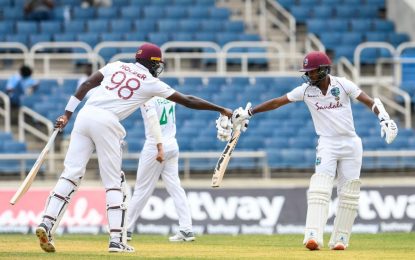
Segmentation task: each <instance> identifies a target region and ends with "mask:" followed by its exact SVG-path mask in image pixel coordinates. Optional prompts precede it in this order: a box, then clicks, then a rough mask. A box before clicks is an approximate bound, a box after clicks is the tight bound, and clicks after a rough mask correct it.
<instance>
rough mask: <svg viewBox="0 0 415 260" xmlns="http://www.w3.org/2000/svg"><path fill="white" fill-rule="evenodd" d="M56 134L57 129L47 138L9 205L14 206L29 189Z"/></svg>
mask: <svg viewBox="0 0 415 260" xmlns="http://www.w3.org/2000/svg"><path fill="white" fill-rule="evenodd" d="M58 132H59V129H55V131H53V133H52V135H51V137H50V138H49V140H48V142H47V144H46V145H45V147H44V148H43V150H42V152H41V153H40V155H39V157H38V158H37V160H36V162H35V164H34V165H33V167H32V169H31V170H30V172H29V174H28V175H27V176H26V178H25V179H24V181H23V183H22V184H21V185H20V187H19V189H18V190H17V191H16V193H15V194H14V195H13V197H12V198H11V200H10V204H12V205H14V204H16V203H17V202H18V201H19V200H20V199H21V198H22V197H23V195H24V194H25V193H26V192H27V190H28V189H29V188H30V186H31V185H32V183H33V180H34V179H35V177H36V175H37V173H38V172H39V170H40V167H41V166H42V164H43V161H44V160H45V158H46V155H47V154H48V152H49V150H50V148H51V146H52V145H53V142H54V141H55V138H56V135H57V134H58Z"/></svg>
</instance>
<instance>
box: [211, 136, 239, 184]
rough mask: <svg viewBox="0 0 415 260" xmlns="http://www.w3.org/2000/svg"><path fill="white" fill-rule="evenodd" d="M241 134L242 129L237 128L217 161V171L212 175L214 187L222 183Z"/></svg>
mask: <svg viewBox="0 0 415 260" xmlns="http://www.w3.org/2000/svg"><path fill="white" fill-rule="evenodd" d="M239 136H241V130H235V132H233V135H232V137H231V140H229V141H228V143H227V144H226V146H225V149H224V150H223V153H222V155H221V156H220V158H219V160H218V162H217V163H216V167H215V172H214V173H213V177H212V185H211V186H212V187H213V188H217V187H219V186H220V184H221V183H222V179H223V175H225V171H226V168H227V167H228V164H229V160H230V159H231V155H232V152H233V150H234V149H235V146H236V144H237V143H238V140H239Z"/></svg>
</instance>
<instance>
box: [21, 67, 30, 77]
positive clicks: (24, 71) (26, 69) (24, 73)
mask: <svg viewBox="0 0 415 260" xmlns="http://www.w3.org/2000/svg"><path fill="white" fill-rule="evenodd" d="M20 75H22V77H23V78H27V77H30V76H31V75H32V69H31V68H30V67H29V66H27V65H23V66H22V67H20Z"/></svg>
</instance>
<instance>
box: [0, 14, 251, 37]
mask: <svg viewBox="0 0 415 260" xmlns="http://www.w3.org/2000/svg"><path fill="white" fill-rule="evenodd" d="M199 30H202V31H204V32H221V31H223V32H226V33H228V32H229V33H243V32H244V23H243V22H242V21H230V20H225V21H220V20H216V19H203V18H194V19H158V20H156V19H146V18H144V19H133V20H131V19H112V20H108V19H94V20H92V19H91V20H87V21H69V22H61V21H44V22H40V23H38V22H29V21H18V22H13V21H1V22H0V32H1V33H4V34H15V33H17V34H29V33H43V34H56V33H83V32H91V33H103V32H105V33H128V32H141V33H148V32H157V31H158V32H166V33H169V32H173V31H174V32H184V33H195V32H197V31H199Z"/></svg>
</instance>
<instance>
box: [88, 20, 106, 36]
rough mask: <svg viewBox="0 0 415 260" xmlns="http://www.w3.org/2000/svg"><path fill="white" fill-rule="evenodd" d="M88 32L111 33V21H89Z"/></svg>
mask: <svg viewBox="0 0 415 260" xmlns="http://www.w3.org/2000/svg"><path fill="white" fill-rule="evenodd" d="M86 28H87V32H89V33H105V32H109V31H110V30H109V21H108V20H103V19H100V20H88V21H87V22H86Z"/></svg>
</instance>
